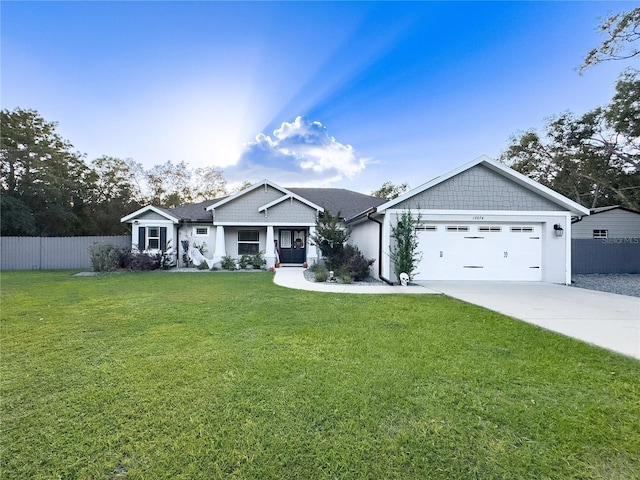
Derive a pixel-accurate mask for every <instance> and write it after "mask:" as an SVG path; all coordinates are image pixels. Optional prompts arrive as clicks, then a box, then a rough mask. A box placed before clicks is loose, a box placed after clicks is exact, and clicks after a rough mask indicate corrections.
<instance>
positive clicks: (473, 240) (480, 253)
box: [416, 224, 542, 281]
mask: <svg viewBox="0 0 640 480" xmlns="http://www.w3.org/2000/svg"><path fill="white" fill-rule="evenodd" d="M436 227H437V228H435V229H433V228H431V229H430V230H428V231H418V241H419V248H420V250H421V251H422V260H421V262H420V263H419V265H418V269H417V271H418V273H417V275H416V279H418V280H518V281H540V280H541V279H542V268H541V258H542V255H541V252H542V243H541V237H540V232H541V225H540V224H527V225H511V224H510V225H500V226H496V225H473V224H470V225H458V226H452V225H437V226H436ZM454 227H456V228H454Z"/></svg>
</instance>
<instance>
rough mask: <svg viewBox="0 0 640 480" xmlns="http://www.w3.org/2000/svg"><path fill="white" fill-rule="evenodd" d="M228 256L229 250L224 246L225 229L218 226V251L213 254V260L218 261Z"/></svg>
mask: <svg viewBox="0 0 640 480" xmlns="http://www.w3.org/2000/svg"><path fill="white" fill-rule="evenodd" d="M226 256H227V250H226V248H225V246H224V227H223V226H222V225H218V226H217V227H216V249H215V251H214V252H213V258H215V259H218V258H222V257H226Z"/></svg>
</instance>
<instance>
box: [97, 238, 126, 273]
mask: <svg viewBox="0 0 640 480" xmlns="http://www.w3.org/2000/svg"><path fill="white" fill-rule="evenodd" d="M89 256H90V257H91V266H92V267H93V271H94V272H113V271H114V270H115V269H116V268H118V267H120V266H121V264H122V261H123V251H122V249H120V248H118V247H116V246H115V245H112V244H110V243H104V244H98V243H94V244H93V245H91V246H90V247H89Z"/></svg>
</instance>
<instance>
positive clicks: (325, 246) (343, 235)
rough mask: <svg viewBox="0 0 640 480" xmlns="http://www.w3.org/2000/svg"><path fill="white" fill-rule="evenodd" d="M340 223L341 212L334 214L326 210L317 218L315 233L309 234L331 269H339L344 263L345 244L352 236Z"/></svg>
mask: <svg viewBox="0 0 640 480" xmlns="http://www.w3.org/2000/svg"><path fill="white" fill-rule="evenodd" d="M340 223H341V222H340V212H338V214H337V215H336V216H334V215H331V213H329V212H328V211H325V212H324V214H323V215H319V216H318V217H317V218H316V232H315V234H313V235H310V236H309V238H310V239H311V241H312V242H314V243H315V244H316V245H317V246H318V248H319V249H320V252H321V253H322V256H323V257H324V258H325V261H326V262H327V268H329V269H330V270H337V269H338V268H339V267H340V266H342V264H343V263H344V244H345V243H347V240H349V236H350V233H349V231H348V230H347V229H346V228H343V227H341V225H340Z"/></svg>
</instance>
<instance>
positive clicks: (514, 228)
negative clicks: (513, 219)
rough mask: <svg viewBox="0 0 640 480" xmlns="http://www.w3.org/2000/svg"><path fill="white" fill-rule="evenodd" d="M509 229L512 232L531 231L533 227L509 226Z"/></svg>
mask: <svg viewBox="0 0 640 480" xmlns="http://www.w3.org/2000/svg"><path fill="white" fill-rule="evenodd" d="M511 231H512V232H514V233H531V232H533V227H511Z"/></svg>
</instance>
